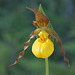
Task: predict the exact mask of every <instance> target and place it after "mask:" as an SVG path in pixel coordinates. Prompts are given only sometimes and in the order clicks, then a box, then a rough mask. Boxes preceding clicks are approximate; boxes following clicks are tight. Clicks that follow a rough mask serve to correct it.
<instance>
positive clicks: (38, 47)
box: [10, 8, 70, 69]
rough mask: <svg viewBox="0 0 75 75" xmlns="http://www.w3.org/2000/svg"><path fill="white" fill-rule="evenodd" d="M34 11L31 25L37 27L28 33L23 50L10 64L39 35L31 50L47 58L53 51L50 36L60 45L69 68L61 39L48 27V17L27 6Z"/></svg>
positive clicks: (22, 52) (36, 54) (21, 54)
mask: <svg viewBox="0 0 75 75" xmlns="http://www.w3.org/2000/svg"><path fill="white" fill-rule="evenodd" d="M28 9H30V10H31V11H33V12H34V13H35V16H36V21H33V25H34V26H36V27H39V28H37V29H36V30H34V31H33V32H32V33H31V34H30V38H29V40H28V41H27V42H25V43H24V50H23V51H21V52H20V53H19V57H18V58H17V59H16V60H15V62H14V63H13V64H12V65H10V66H13V65H15V64H16V63H17V62H18V61H19V59H20V58H21V57H23V55H24V52H25V50H26V49H27V48H28V46H29V44H30V40H31V39H32V38H34V37H35V36H37V35H39V37H40V38H37V39H36V41H35V42H34V43H33V46H32V52H33V54H34V55H35V56H36V57H38V58H47V57H49V56H51V54H52V53H53V51H54V45H53V43H52V41H51V37H52V38H55V39H56V42H57V43H58V44H59V45H60V47H61V54H62V56H64V61H65V62H66V63H67V64H68V68H69V69H70V64H69V60H68V59H67V58H66V57H65V49H64V48H63V46H62V42H61V39H60V38H59V36H58V34H57V33H56V32H55V31H54V30H53V29H51V28H48V27H47V26H48V25H49V23H50V21H49V19H48V17H47V16H46V15H44V14H42V13H41V12H40V11H39V10H37V9H32V8H28Z"/></svg>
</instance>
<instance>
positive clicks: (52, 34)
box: [45, 28, 71, 70]
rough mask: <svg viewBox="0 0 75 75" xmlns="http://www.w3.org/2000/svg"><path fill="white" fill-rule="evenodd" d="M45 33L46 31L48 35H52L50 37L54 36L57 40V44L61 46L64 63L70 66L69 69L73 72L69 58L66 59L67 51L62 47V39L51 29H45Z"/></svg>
mask: <svg viewBox="0 0 75 75" xmlns="http://www.w3.org/2000/svg"><path fill="white" fill-rule="evenodd" d="M45 31H46V32H47V33H48V34H50V36H52V37H53V38H55V39H56V42H57V43H58V44H59V45H60V47H61V55H62V56H64V61H65V62H66V63H67V64H68V69H69V70H71V69H70V64H69V60H68V58H66V57H65V49H64V48H63V46H62V42H61V39H60V38H59V36H58V34H57V33H56V32H55V31H54V30H52V29H50V28H45Z"/></svg>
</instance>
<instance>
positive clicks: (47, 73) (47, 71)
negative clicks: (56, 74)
mask: <svg viewBox="0 0 75 75" xmlns="http://www.w3.org/2000/svg"><path fill="white" fill-rule="evenodd" d="M45 67H46V75H49V67H48V58H45Z"/></svg>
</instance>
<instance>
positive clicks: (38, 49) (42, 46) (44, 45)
mask: <svg viewBox="0 0 75 75" xmlns="http://www.w3.org/2000/svg"><path fill="white" fill-rule="evenodd" d="M38 35H39V37H40V38H37V39H36V40H35V42H34V43H33V46H32V53H33V54H34V55H35V56H36V57H38V58H48V57H49V56H51V54H52V53H53V51H54V45H53V42H52V41H51V40H50V39H49V38H48V35H49V34H48V33H46V32H45V31H44V30H43V31H41V32H40V33H39V34H38Z"/></svg>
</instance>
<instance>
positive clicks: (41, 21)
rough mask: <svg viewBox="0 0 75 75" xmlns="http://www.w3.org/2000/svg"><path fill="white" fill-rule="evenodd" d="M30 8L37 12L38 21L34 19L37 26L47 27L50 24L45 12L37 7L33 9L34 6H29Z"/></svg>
mask: <svg viewBox="0 0 75 75" xmlns="http://www.w3.org/2000/svg"><path fill="white" fill-rule="evenodd" d="M27 8H28V7H27ZM28 9H30V10H32V11H33V12H34V13H35V16H36V21H33V24H34V25H35V26H37V27H47V26H48V24H49V20H48V17H47V16H45V15H44V14H42V13H41V12H40V11H39V10H37V9H32V8H28Z"/></svg>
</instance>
